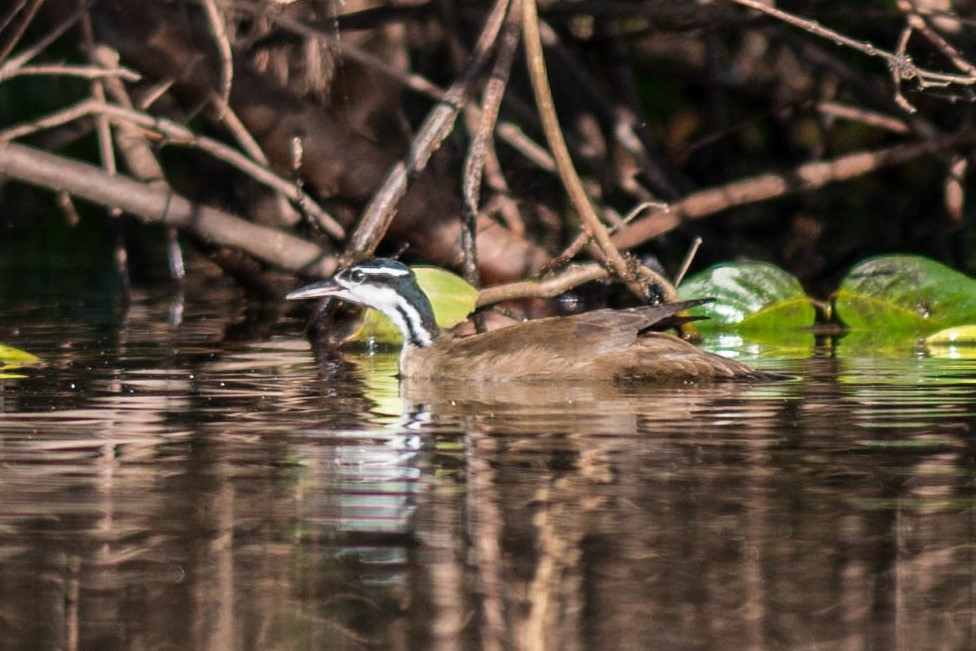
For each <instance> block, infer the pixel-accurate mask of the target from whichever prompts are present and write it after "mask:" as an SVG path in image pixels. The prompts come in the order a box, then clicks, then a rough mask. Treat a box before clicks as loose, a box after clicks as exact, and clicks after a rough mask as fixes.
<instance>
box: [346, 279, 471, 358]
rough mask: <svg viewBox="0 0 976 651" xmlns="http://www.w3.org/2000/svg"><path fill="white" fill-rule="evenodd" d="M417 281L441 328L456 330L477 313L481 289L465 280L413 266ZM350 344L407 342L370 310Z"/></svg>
mask: <svg viewBox="0 0 976 651" xmlns="http://www.w3.org/2000/svg"><path fill="white" fill-rule="evenodd" d="M411 269H413V272H414V273H415V274H416V275H417V282H418V283H419V284H420V288H421V289H423V290H424V293H425V294H427V297H428V298H429V299H430V304H431V307H433V308H434V317H435V318H436V319H437V325H439V326H440V327H441V328H445V329H446V328H453V327H454V326H456V325H457V324H459V323H461V322H462V321H464V320H465V319H466V318H467V316H468V315H469V314H471V312H472V311H473V310H474V308H475V304H476V302H477V300H478V290H477V289H475V288H474V287H472V286H471V285H469V284H468V283H467V282H466V281H465V280H464V279H463V278H461V277H460V276H458V275H457V274H453V273H451V272H450V271H447V270H446V269H441V268H440V267H425V266H417V267H411ZM349 340H350V341H372V342H375V343H381V344H399V343H401V342H402V341H403V338H402V337H401V336H400V331H399V330H397V329H396V326H394V325H393V323H391V322H390V320H389V319H387V318H386V317H385V316H383V315H382V314H380V313H379V312H377V311H376V310H367V311H366V313H365V314H364V315H363V323H362V326H361V327H360V328H359V330H357V331H356V333H355V334H353V335H352V336H351V337H350V338H349Z"/></svg>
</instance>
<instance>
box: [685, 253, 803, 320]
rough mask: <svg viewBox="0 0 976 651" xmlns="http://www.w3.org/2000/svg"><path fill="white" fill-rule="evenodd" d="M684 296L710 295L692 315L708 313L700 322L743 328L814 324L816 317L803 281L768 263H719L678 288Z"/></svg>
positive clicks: (699, 296)
mask: <svg viewBox="0 0 976 651" xmlns="http://www.w3.org/2000/svg"><path fill="white" fill-rule="evenodd" d="M678 293H679V294H680V296H681V298H682V299H685V300H688V299H692V298H705V297H711V298H714V299H715V301H714V302H713V303H709V304H706V305H702V306H701V307H696V308H695V309H694V310H692V311H691V313H692V314H696V315H702V316H707V317H709V319H708V320H707V321H700V322H698V323H696V324H695V326H696V327H698V328H700V329H702V330H707V329H710V328H717V327H718V328H722V327H724V328H729V327H733V328H735V329H743V330H780V331H782V330H789V329H796V328H809V327H810V326H812V325H813V321H814V317H815V316H816V313H815V310H814V308H813V305H812V304H811V303H810V299H808V298H807V295H806V294H805V293H804V291H803V287H802V286H801V285H800V281H799V280H797V279H796V278H795V277H793V276H792V275H790V274H789V273H788V272H786V271H784V270H782V269H780V268H779V267H777V266H775V265H771V264H767V263H765V262H756V261H749V260H746V261H741V262H729V263H723V264H719V265H716V266H714V267H712V268H710V269H706V270H705V271H703V272H701V273H699V274H696V275H695V276H694V277H692V278H690V279H689V280H688V281H686V282H684V283H682V285H681V287H679V288H678Z"/></svg>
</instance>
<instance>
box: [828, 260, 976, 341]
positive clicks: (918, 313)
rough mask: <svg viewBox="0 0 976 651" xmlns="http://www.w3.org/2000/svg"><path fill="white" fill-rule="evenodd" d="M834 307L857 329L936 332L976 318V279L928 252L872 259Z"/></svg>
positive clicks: (847, 281)
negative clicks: (934, 257)
mask: <svg viewBox="0 0 976 651" xmlns="http://www.w3.org/2000/svg"><path fill="white" fill-rule="evenodd" d="M834 309H835V313H836V314H837V316H838V317H840V319H841V320H842V321H843V322H844V323H845V324H847V326H848V327H849V328H851V329H855V330H856V329H863V328H871V329H883V330H886V331H889V332H891V331H896V330H897V331H910V332H919V333H925V332H933V331H936V330H942V329H944V328H949V327H952V326H955V325H965V324H968V323H974V322H976V281H974V280H973V279H972V278H970V277H968V276H966V275H964V274H961V273H959V272H958V271H955V270H954V269H950V268H949V267H946V266H945V265H943V264H940V263H938V262H936V261H935V260H930V259H928V258H924V257H922V256H916V255H887V256H881V257H877V258H869V259H868V260H865V261H864V262H862V263H860V264H858V265H857V266H855V267H854V268H853V269H851V270H850V272H848V274H847V277H846V278H844V280H843V282H841V284H840V288H839V289H838V290H837V293H836V294H835V295H834Z"/></svg>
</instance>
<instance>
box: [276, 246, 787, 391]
mask: <svg viewBox="0 0 976 651" xmlns="http://www.w3.org/2000/svg"><path fill="white" fill-rule="evenodd" d="M319 297H335V298H338V299H341V300H343V301H347V302H350V303H356V304H358V305H362V306H365V307H371V308H373V309H375V310H378V311H380V312H382V313H383V314H385V315H386V316H387V317H388V318H389V319H390V321H392V322H393V324H394V325H395V326H396V327H397V328H398V329H399V331H400V332H401V334H402V335H403V348H402V349H401V351H400V356H399V376H400V379H401V381H404V380H408V381H409V380H418V381H419V380H425V381H451V382H479V383H500V382H521V383H533V382H552V381H568V382H611V383H615V384H619V383H632V382H633V383H636V382H648V383H654V382H657V383H667V382H670V383H697V382H711V381H715V380H764V379H772V378H773V377H774V376H773V375H772V374H769V373H765V372H763V371H759V370H756V369H754V368H752V367H750V366H747V365H746V364H743V363H742V362H739V361H736V360H733V359H728V358H726V357H722V356H720V355H717V354H715V353H711V352H708V351H706V350H702V349H701V348H698V347H696V346H695V345H693V344H691V343H689V342H688V341H685V340H684V339H681V338H679V337H676V336H674V335H671V334H668V333H665V332H659V331H657V330H655V328H658V329H660V328H662V327H673V326H674V325H675V324H677V323H682V322H686V321H687V320H688V318H687V317H682V316H680V315H679V313H680V312H681V311H683V310H686V309H688V308H690V307H693V306H695V305H699V304H701V303H703V302H706V301H707V300H708V299H705V300H702V299H698V300H691V301H681V302H675V303H664V304H659V305H649V306H643V307H635V308H626V309H609V308H607V309H598V310H593V311H590V312H584V313H581V314H575V315H570V316H555V317H546V318H541V319H535V320H531V321H524V322H519V323H516V324H513V325H509V326H506V327H502V328H499V329H497V330H492V331H490V332H486V333H481V334H474V335H468V336H463V337H456V336H454V335H451V334H449V333H447V332H443V331H442V330H441V329H440V328H439V327H438V325H437V323H436V321H435V320H434V311H433V308H432V307H431V304H430V300H429V299H428V297H427V295H426V294H424V292H423V290H422V289H421V288H420V285H419V284H418V283H417V279H416V276H415V275H414V273H413V271H412V270H411V269H410V267H408V266H407V265H405V264H403V263H402V262H399V261H396V260H392V259H389V258H372V259H369V260H366V261H364V262H360V263H358V264H353V265H351V266H348V267H346V268H344V269H341V270H340V271H338V272H337V273H336V274H335V275H333V276H332V277H331V278H329V279H327V280H321V281H318V282H314V283H312V284H309V285H305V286H303V287H300V288H299V289H296V290H295V291H293V292H291V293H290V294H288V295H287V296H286V298H287V299H288V300H297V299H307V298H319Z"/></svg>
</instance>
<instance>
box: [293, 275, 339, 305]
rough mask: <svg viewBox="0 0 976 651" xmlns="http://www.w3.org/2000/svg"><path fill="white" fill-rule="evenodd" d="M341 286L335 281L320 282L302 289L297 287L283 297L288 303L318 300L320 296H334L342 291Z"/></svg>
mask: <svg viewBox="0 0 976 651" xmlns="http://www.w3.org/2000/svg"><path fill="white" fill-rule="evenodd" d="M342 289H343V288H342V286H341V285H339V283H337V282H336V281H335V280H333V279H331V278H330V279H329V280H320V281H319V282H317V283H312V284H311V285H305V286H304V287H299V288H298V289H296V290H295V291H293V292H292V293H290V294H288V296H285V298H287V299H288V300H289V301H294V300H298V299H301V298H319V297H322V296H336V295H338V294H339V293H340V292H341V291H342Z"/></svg>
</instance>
